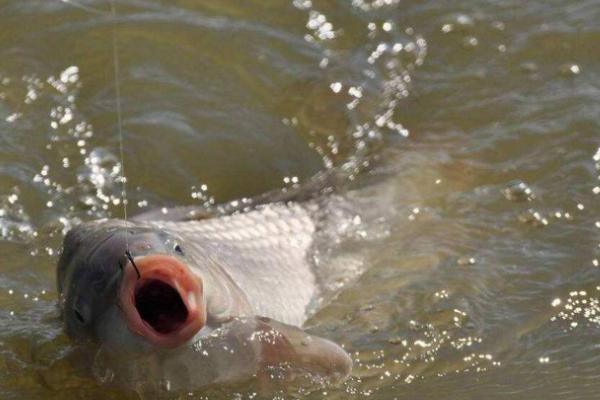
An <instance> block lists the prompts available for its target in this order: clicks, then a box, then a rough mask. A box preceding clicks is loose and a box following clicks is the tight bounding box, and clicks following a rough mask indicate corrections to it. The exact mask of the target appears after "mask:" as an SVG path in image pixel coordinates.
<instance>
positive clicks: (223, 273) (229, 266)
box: [57, 201, 352, 392]
mask: <svg viewBox="0 0 600 400" xmlns="http://www.w3.org/2000/svg"><path fill="white" fill-rule="evenodd" d="M318 207H319V206H318V204H317V203H315V202H312V203H311V202H302V203H300V202H290V201H279V202H275V203H268V204H259V205H257V206H254V207H251V209H249V210H241V211H236V212H233V213H229V214H226V215H216V216H214V215H205V213H204V212H203V210H202V209H199V208H195V207H187V208H186V207H183V208H173V209H170V210H163V211H167V212H163V211H161V212H150V213H146V214H142V215H140V216H138V217H134V218H131V219H130V220H127V221H125V220H119V219H102V220H96V221H90V222H85V223H82V224H80V225H77V226H75V227H74V228H72V229H71V230H70V231H69V232H68V233H67V234H66V236H65V238H64V241H63V247H62V253H61V256H60V259H59V261H58V266H57V286H58V293H59V305H60V309H61V315H62V319H63V323H64V330H65V332H66V333H67V335H68V336H69V337H70V338H71V339H72V340H73V341H74V342H76V343H81V344H84V345H85V344H87V343H89V344H90V345H97V346H99V348H100V349H101V350H99V352H98V354H101V356H98V357H96V363H97V365H96V370H97V371H102V372H100V373H97V374H96V375H97V376H100V375H101V376H104V377H105V376H110V379H108V380H109V381H111V382H112V383H117V384H122V385H125V386H129V387H133V388H134V390H137V391H138V392H139V391H141V390H147V388H148V387H153V385H154V386H160V385H162V386H165V385H166V387H167V388H168V390H170V391H190V390H195V389H199V388H202V387H206V386H208V385H213V384H229V383H235V382H242V381H244V380H247V379H256V378H258V379H259V380H264V379H266V378H265V377H267V376H273V375H274V373H273V371H277V373H276V374H275V375H277V376H279V377H280V378H281V381H282V382H293V381H294V380H298V379H300V378H299V377H303V378H302V379H305V378H306V377H311V381H314V382H316V381H319V382H321V383H322V382H326V383H328V384H332V383H338V382H342V381H344V380H345V379H346V378H347V377H348V376H349V375H350V373H351V371H352V359H351V358H350V356H349V355H348V353H347V352H346V351H345V350H344V349H343V348H342V347H341V346H340V345H338V344H336V343H334V342H333V341H330V340H328V339H326V338H323V337H319V336H317V335H313V334H310V333H307V332H306V331H305V330H303V329H302V326H303V325H304V323H305V322H306V321H307V319H308V318H309V317H310V315H311V312H312V311H311V310H314V304H316V303H315V302H316V301H317V299H318V298H319V296H321V294H322V293H321V289H320V287H319V284H318V282H317V278H316V271H315V265H314V263H313V262H312V261H311V251H312V248H313V246H314V237H315V234H316V232H317V231H318V229H319V227H318V222H317V220H316V218H315V215H316V211H317V209H318ZM99 360H105V361H99ZM107 371H108V372H107ZM149 371H151V372H149ZM140 388H143V389H140Z"/></svg>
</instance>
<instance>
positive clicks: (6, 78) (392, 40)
mask: <svg viewBox="0 0 600 400" xmlns="http://www.w3.org/2000/svg"><path fill="white" fill-rule="evenodd" d="M81 4H83V5H85V6H86V7H91V8H92V10H89V9H88V10H85V9H82V8H81V7H75V6H73V5H71V4H66V3H63V2H61V1H58V0H5V1H2V2H1V3H0V26H2V32H1V34H0V253H1V254H2V260H1V261H0V266H1V268H2V269H1V275H0V354H1V357H0V382H1V383H0V397H1V398H6V399H11V398H42V399H71V398H84V397H85V398H90V399H92V398H97V399H106V398H114V399H121V398H132V395H131V394H130V393H125V392H123V391H121V390H119V389H114V388H110V387H108V388H107V387H104V386H101V385H99V384H98V383H97V382H96V381H95V380H94V379H93V378H92V377H90V376H89V374H87V373H86V372H84V371H82V370H80V369H78V368H76V367H73V366H72V363H71V362H70V360H69V354H71V351H72V346H71V345H70V343H69V341H68V339H67V338H65V337H64V335H63V334H62V331H61V326H60V321H59V318H58V313H57V310H56V307H55V302H56V289H55V283H54V268H55V263H56V259H57V254H58V252H59V250H60V243H61V240H62V236H63V234H64V232H65V231H66V230H67V229H68V228H69V227H71V226H72V225H73V224H75V223H77V222H79V221H82V220H90V219H94V218H100V217H107V216H116V217H121V216H122V215H123V211H122V197H121V186H120V182H119V178H120V176H121V174H122V164H121V161H120V157H119V135H118V129H117V114H116V105H115V104H116V103H115V98H114V93H115V78H114V56H113V47H112V42H111V34H112V32H113V29H114V30H115V32H116V37H117V41H118V47H119V56H120V76H119V81H120V86H121V91H122V99H121V102H122V112H123V134H124V141H123V145H124V150H125V166H126V175H127V182H128V191H127V194H128V198H129V208H128V210H129V212H130V213H136V212H140V211H145V210H148V209H151V208H153V207H164V206H171V205H182V204H213V203H220V202H224V201H228V200H231V199H235V198H239V197H250V196H253V195H256V194H259V193H263V192H265V191H267V190H270V189H274V188H280V187H286V186H290V185H294V184H295V183H296V182H299V183H300V184H301V183H302V182H305V181H306V180H308V179H309V178H310V177H311V176H312V175H313V174H314V173H316V172H317V171H321V170H324V169H328V168H339V167H340V166H343V165H346V166H350V167H358V166H363V163H365V162H366V163H367V164H368V165H367V167H366V168H361V169H362V170H363V172H362V173H360V174H357V175H356V176H352V178H353V179H350V180H349V181H348V183H347V184H346V185H344V187H343V188H342V190H341V193H342V196H341V198H340V200H339V203H334V209H337V210H339V212H340V213H342V214H343V215H344V216H345V217H346V220H347V224H342V226H340V227H339V232H336V235H337V236H339V237H340V238H341V240H340V243H336V244H334V243H328V242H327V240H326V239H327V237H328V236H327V235H326V234H325V235H323V238H321V240H322V242H321V243H320V246H319V249H320V252H319V254H318V255H317V256H318V257H317V258H318V260H317V261H318V262H319V267H320V268H321V271H322V273H323V274H324V275H327V271H329V270H336V268H333V267H332V265H333V264H336V265H339V264H342V265H344V266H345V268H346V273H345V274H344V275H343V276H334V277H331V276H330V277H328V279H329V283H330V284H331V285H338V286H340V287H341V288H342V290H341V293H340V295H339V296H338V297H337V298H336V299H335V300H334V301H332V302H331V303H330V304H329V305H327V306H326V307H324V308H323V309H322V310H321V311H320V312H319V313H318V314H317V315H316V316H315V317H314V318H312V319H311V320H310V321H309V323H308V327H309V329H310V330H311V331H312V332H315V333H318V334H320V335H323V336H326V337H329V338H332V339H334V340H336V341H338V342H339V343H342V344H344V346H345V347H346V348H347V349H348V351H350V352H351V353H352V355H353V358H354V359H355V370H354V373H353V376H352V378H351V379H350V380H349V381H348V382H347V383H346V384H344V385H341V386H340V387H335V388H323V389H322V390H318V391H316V392H313V393H310V394H306V395H303V396H301V397H307V398H315V399H319V398H339V399H346V398H367V397H369V398H377V399H396V398H397V399H409V398H411V399H412V398H417V399H429V398H435V399H440V398H442V399H470V398H487V399H505V398H547V399H551V398H557V399H590V398H594V397H595V396H596V393H598V391H600V383H599V382H600V380H599V379H598V377H599V375H600V370H599V367H598V362H599V361H600V349H599V347H598V342H599V340H600V318H599V315H600V270H599V269H598V267H599V265H600V247H599V243H600V237H599V227H600V222H598V221H599V220H600V203H599V201H598V195H600V194H599V193H600V182H599V177H600V173H599V170H600V152H599V146H600V135H599V132H600V122H598V115H600V85H599V84H598V82H599V81H600V63H599V58H598V57H597V45H598V41H599V40H600V30H599V28H598V24H597V21H598V20H600V7H598V4H597V2H596V1H595V0H582V1H573V0H566V1H565V0H563V1H541V0H540V1H529V2H522V1H497V0H487V1H467V0H462V1H461V0H456V1H447V2H440V1H408V0H405V1H400V0H353V1H350V0H348V1H342V0H339V1H333V0H314V1H310V0H295V1H284V0H271V1H264V0H252V1H244V2H238V1H233V0H231V1H229V0H225V1H224V0H211V1H203V2H197V1H191V0H187V1H185V0H179V1H153V0H147V1H142V0H123V1H117V2H116V6H117V18H116V20H114V19H113V18H111V15H110V13H109V10H110V8H109V5H108V3H106V2H104V1H100V0H98V1H83V0H81ZM94 10H95V11H94ZM336 207H337V208H336ZM233 390H234V389H223V390H221V389H215V390H214V393H213V392H211V393H204V394H202V393H195V394H190V395H187V394H184V395H182V398H205V397H206V396H208V397H209V398H232V397H233V396H234V393H232V391H233ZM235 392H237V393H238V395H239V397H241V398H252V397H253V394H252V391H251V390H250V388H244V387H241V388H235ZM202 396H204V397H202ZM282 396H284V397H286V396H287V397H290V396H292V394H282Z"/></svg>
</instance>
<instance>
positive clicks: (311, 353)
mask: <svg viewBox="0 0 600 400" xmlns="http://www.w3.org/2000/svg"><path fill="white" fill-rule="evenodd" d="M253 337H254V339H255V340H257V341H258V343H259V344H260V352H259V358H260V360H259V369H258V370H259V374H258V376H259V378H260V377H261V375H262V377H263V378H264V375H265V374H268V375H269V376H272V375H273V370H275V371H277V375H278V376H279V377H281V378H283V379H284V380H290V379H292V380H293V379H296V378H298V377H300V376H302V375H309V376H310V377H311V378H315V377H317V378H319V379H320V380H323V379H324V380H327V381H328V382H329V383H335V382H339V381H342V380H344V379H345V378H347V377H348V375H350V372H351V371H352V359H351V358H350V356H349V355H348V353H346V351H345V350H344V349H342V347H340V346H339V345H337V344H335V343H333V342H331V341H329V340H327V339H324V338H321V337H319V336H315V335H311V334H309V333H306V332H305V331H304V330H302V329H300V328H298V327H295V326H292V325H287V324H283V323H281V322H278V321H275V320H273V319H270V318H263V317H257V318H256V326H255V328H254V333H253Z"/></svg>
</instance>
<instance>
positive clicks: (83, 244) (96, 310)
mask: <svg viewBox="0 0 600 400" xmlns="http://www.w3.org/2000/svg"><path fill="white" fill-rule="evenodd" d="M57 278H58V279H57V280H58V291H59V293H60V303H61V306H62V311H63V320H64V323H65V330H66V332H67V334H68V335H69V336H71V337H72V338H74V339H76V340H81V341H85V340H90V341H98V342H101V343H102V344H103V345H106V346H108V347H111V348H114V349H116V350H119V349H123V350H128V351H130V350H131V349H141V350H144V349H152V348H156V347H159V348H174V347H177V346H179V345H181V344H183V343H186V342H187V341H188V340H189V339H191V338H192V337H193V336H194V335H195V334H196V333H197V332H198V331H199V330H200V329H201V328H202V327H203V326H204V324H205V323H206V309H205V306H204V304H205V302H204V296H203V287H202V281H201V279H200V278H199V277H197V276H196V275H195V274H193V272H192V271H191V270H190V268H189V267H188V262H187V260H186V258H185V255H184V254H183V251H182V250H181V247H180V245H179V244H178V243H177V240H176V239H175V238H174V237H172V236H171V235H169V234H167V233H165V232H163V231H161V230H158V229H155V228H149V227H142V226H137V225H134V224H131V223H127V222H124V221H117V220H103V221H94V222H89V223H84V224H81V225H79V226H77V227H75V228H73V229H72V230H71V231H69V233H68V234H67V235H66V237H65V239H64V243H63V252H62V254H61V257H60V260H59V263H58V271H57Z"/></svg>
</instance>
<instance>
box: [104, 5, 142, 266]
mask: <svg viewBox="0 0 600 400" xmlns="http://www.w3.org/2000/svg"><path fill="white" fill-rule="evenodd" d="M110 14H111V17H112V50H113V68H114V74H115V102H116V108H117V129H118V131H119V157H120V158H121V184H122V191H121V200H122V202H123V219H124V220H125V225H126V226H127V203H128V201H127V178H126V174H125V151H124V145H123V142H124V140H123V116H122V113H121V84H120V82H119V76H120V64H119V43H118V41H117V29H116V19H117V12H116V7H115V1H114V0H110ZM125 250H126V253H129V240H128V237H127V228H125ZM129 258H130V257H129ZM136 269H137V268H136ZM138 274H139V273H138Z"/></svg>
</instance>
